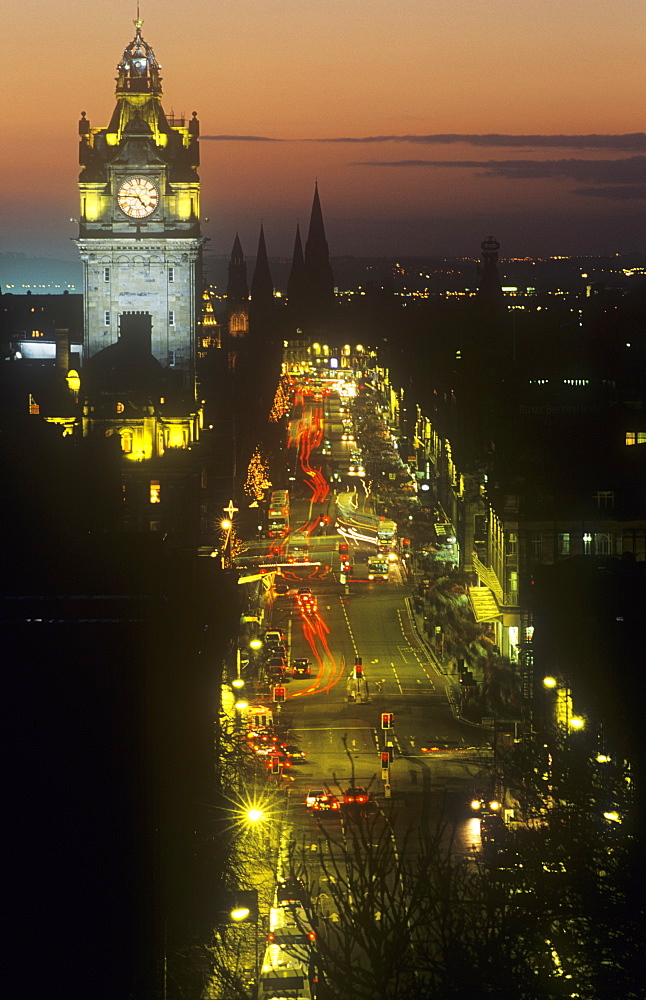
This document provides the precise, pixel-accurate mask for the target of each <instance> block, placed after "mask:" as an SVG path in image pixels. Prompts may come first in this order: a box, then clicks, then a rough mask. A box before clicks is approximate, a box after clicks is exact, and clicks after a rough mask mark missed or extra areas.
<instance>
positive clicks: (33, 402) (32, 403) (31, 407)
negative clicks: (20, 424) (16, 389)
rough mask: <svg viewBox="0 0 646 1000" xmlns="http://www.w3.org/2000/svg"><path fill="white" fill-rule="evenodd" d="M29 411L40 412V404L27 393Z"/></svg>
mask: <svg viewBox="0 0 646 1000" xmlns="http://www.w3.org/2000/svg"><path fill="white" fill-rule="evenodd" d="M29 412H30V413H31V414H38V413H40V406H39V404H38V403H37V402H36V400H35V399H34V397H33V396H32V394H31V393H29Z"/></svg>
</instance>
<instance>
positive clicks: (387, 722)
mask: <svg viewBox="0 0 646 1000" xmlns="http://www.w3.org/2000/svg"><path fill="white" fill-rule="evenodd" d="M394 721H395V716H394V714H393V713H392V712H382V713H381V728H382V729H392V727H393V723H394Z"/></svg>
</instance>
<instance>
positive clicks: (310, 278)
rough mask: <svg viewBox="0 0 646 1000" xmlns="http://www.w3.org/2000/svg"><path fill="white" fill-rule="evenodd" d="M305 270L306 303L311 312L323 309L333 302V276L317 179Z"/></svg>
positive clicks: (306, 245)
mask: <svg viewBox="0 0 646 1000" xmlns="http://www.w3.org/2000/svg"><path fill="white" fill-rule="evenodd" d="M305 272H306V278H307V296H308V304H309V306H310V307H311V310H312V312H313V314H317V313H320V312H322V311H325V310H326V309H327V308H329V307H330V306H331V305H332V304H333V302H334V276H333V274H332V268H331V267H330V252H329V249H328V243H327V239H326V238H325V226H324V224H323V211H322V209H321V199H320V197H319V186H318V181H316V182H315V184H314V199H313V201H312V213H311V215H310V228H309V232H308V234H307V243H306V244H305Z"/></svg>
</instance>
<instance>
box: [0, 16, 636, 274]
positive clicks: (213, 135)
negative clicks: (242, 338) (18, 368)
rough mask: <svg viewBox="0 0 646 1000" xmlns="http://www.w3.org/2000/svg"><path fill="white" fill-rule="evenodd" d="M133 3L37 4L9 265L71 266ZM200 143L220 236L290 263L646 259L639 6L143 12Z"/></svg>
mask: <svg viewBox="0 0 646 1000" xmlns="http://www.w3.org/2000/svg"><path fill="white" fill-rule="evenodd" d="M135 16H136V2H131V0H128V2H126V0H111V2H110V3H109V4H106V3H102V4H99V3H96V2H94V0H89V2H88V0H57V2H55V3H45V2H44V0H31V2H29V0H27V2H26V3H24V4H23V5H22V6H21V7H20V14H19V15H18V14H16V15H14V16H12V17H11V19H9V18H6V19H5V25H4V38H3V46H2V49H3V58H2V60H1V63H0V76H1V77H2V90H3V94H4V112H3V115H2V120H1V121H0V225H1V236H0V251H13V252H20V253H26V254H30V255H31V254H48V255H52V256H56V257H62V258H69V257H74V256H75V254H76V249H75V247H74V244H73V243H70V240H71V239H73V238H74V237H75V236H76V227H75V225H74V224H73V223H71V222H70V221H69V220H70V218H73V217H75V216H77V215H78V207H77V190H76V181H77V178H78V160H77V153H78V145H77V142H78V135H77V121H78V118H79V115H80V112H81V110H84V111H86V112H87V116H88V118H89V120H90V122H91V124H92V125H93V126H104V125H106V124H107V122H108V119H109V115H110V113H111V111H112V108H113V106H114V78H115V70H116V65H117V63H118V61H119V59H120V58H121V55H122V52H123V49H124V48H125V46H126V45H127V44H128V43H129V42H130V41H131V39H132V38H133V36H134V27H133V23H132V22H133V18H134V17H135ZM141 16H142V18H143V21H144V26H143V35H144V38H145V39H146V40H147V41H148V42H149V44H151V45H152V47H153V49H154V51H155V55H156V56H157V59H158V61H159V62H160V63H161V65H162V76H163V81H164V83H163V86H164V107H165V110H166V111H167V112H169V113H170V112H174V113H175V114H176V115H179V114H181V113H182V112H184V113H186V114H187V115H188V116H189V117H190V113H191V111H193V110H196V111H197V112H198V115H199V119H200V124H201V130H202V143H201V149H202V166H201V171H200V175H201V180H202V213H203V216H204V217H208V219H209V221H208V223H205V225H204V233H205V235H207V236H209V237H210V239H211V243H210V247H211V249H212V250H213V251H214V252H215V253H228V252H229V251H230V249H231V245H232V243H233V239H234V237H235V233H236V230H238V231H239V232H240V238H241V240H242V244H243V247H244V250H245V253H246V254H248V255H253V253H254V252H255V246H256V242H257V236H258V228H259V225H260V221H261V219H262V220H263V222H264V227H265V233H266V238H267V247H268V252H269V254H270V256H278V255H284V254H289V253H291V248H292V244H293V237H294V230H295V226H296V222H297V220H299V219H300V221H301V224H305V225H306V224H307V221H308V219H309V209H310V205H311V199H312V193H313V188H314V181H315V179H318V183H319V190H320V195H321V201H322V205H323V211H324V216H325V222H326V228H327V235H328V242H329V244H330V252H331V254H332V255H334V256H339V255H345V254H355V255H391V254H394V255H401V256H404V255H409V254H410V255H413V254H421V255H434V256H437V255H466V256H474V255H477V253H478V250H479V245H480V242H481V240H482V239H483V238H484V237H485V236H487V235H488V234H489V233H492V234H493V235H495V236H496V237H497V238H498V240H499V241H500V243H501V254H502V255H504V256H531V255H547V254H569V253H585V252H590V253H607V252H615V251H617V252H620V251H630V250H641V249H644V245H645V240H644V233H645V232H646V211H645V206H646V134H645V133H644V132H643V131H641V130H642V129H643V128H644V107H645V106H646V96H645V95H646V87H645V84H646V60H645V59H644V38H645V37H646V5H645V4H644V0H611V2H608V0H585V2H584V0H397V2H394V0H271V2H270V0H215V2H214V0H210V2H207V0H185V2H184V3H182V4H181V5H180V4H173V3H171V2H170V0H142V3H141Z"/></svg>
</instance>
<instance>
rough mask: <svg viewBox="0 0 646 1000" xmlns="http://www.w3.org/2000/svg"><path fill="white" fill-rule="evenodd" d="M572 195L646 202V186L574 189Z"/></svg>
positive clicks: (631, 185)
mask: <svg viewBox="0 0 646 1000" xmlns="http://www.w3.org/2000/svg"><path fill="white" fill-rule="evenodd" d="M571 193H572V194H582V195H585V196H586V197H588V198H610V199H611V200H614V201H630V200H631V199H633V200H635V201H646V184H627V185H625V186H624V187H621V186H619V185H617V186H616V187H615V186H611V185H607V186H606V187H582V188H574V190H573V191H572V192H571Z"/></svg>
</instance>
